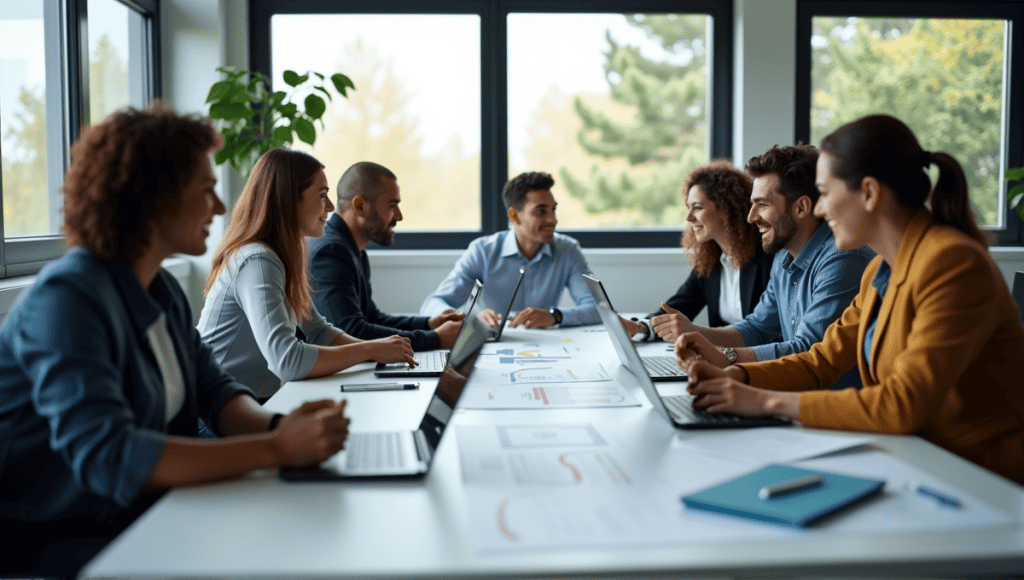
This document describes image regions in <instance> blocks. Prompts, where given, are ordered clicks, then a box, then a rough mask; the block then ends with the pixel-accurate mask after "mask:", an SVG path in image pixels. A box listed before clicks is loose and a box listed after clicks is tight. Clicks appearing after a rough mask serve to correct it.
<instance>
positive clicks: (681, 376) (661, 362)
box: [583, 274, 686, 382]
mask: <svg viewBox="0 0 1024 580" xmlns="http://www.w3.org/2000/svg"><path fill="white" fill-rule="evenodd" d="M583 278H584V280H585V281H586V282H587V288H588V289H589V290H590V293H591V294H594V300H597V294H595V292H600V294H601V296H602V297H603V299H604V301H605V302H606V303H608V307H609V308H612V301H611V300H609V299H608V292H606V291H605V289H604V284H602V283H601V281H600V280H598V279H597V278H594V277H592V276H588V275H586V274H583ZM612 310H615V309H614V308H612ZM616 351H617V352H618V353H619V360H621V361H622V364H623V365H626V364H628V363H627V361H626V359H625V358H624V355H623V354H622V351H621V350H619V349H616ZM640 360H641V361H642V362H643V364H644V369H646V370H647V374H648V376H650V377H651V380H652V381H654V382H658V381H682V380H686V371H684V370H683V369H681V368H679V365H677V364H676V357H674V356H642V357H640Z"/></svg>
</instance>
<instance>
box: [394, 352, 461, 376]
mask: <svg viewBox="0 0 1024 580" xmlns="http://www.w3.org/2000/svg"><path fill="white" fill-rule="evenodd" d="M412 357H413V358H414V359H416V362H418V363H420V364H419V366H417V367H416V368H415V369H410V367H409V364H408V363H404V362H400V363H388V364H386V365H384V368H386V369H387V370H389V371H394V370H401V371H407V370H415V371H417V372H438V373H439V372H441V371H443V370H444V365H445V364H446V363H447V362H448V353H447V352H446V351H442V350H428V351H426V352H417V353H414V354H413V355H412Z"/></svg>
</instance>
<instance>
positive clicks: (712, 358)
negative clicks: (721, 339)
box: [675, 331, 729, 369]
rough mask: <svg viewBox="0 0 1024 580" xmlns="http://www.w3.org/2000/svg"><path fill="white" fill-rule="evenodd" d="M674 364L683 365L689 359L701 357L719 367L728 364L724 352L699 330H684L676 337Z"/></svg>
mask: <svg viewBox="0 0 1024 580" xmlns="http://www.w3.org/2000/svg"><path fill="white" fill-rule="evenodd" d="M675 350H676V364H678V365H679V366H680V367H683V365H685V364H686V363H687V362H689V361H691V360H697V359H703V360H704V361H705V362H708V363H711V364H713V365H715V366H716V367H719V368H723V369H724V368H725V367H727V366H729V359H727V358H725V353H723V352H722V351H720V350H718V347H716V346H715V345H713V344H711V341H710V340H708V339H707V338H706V337H705V336H704V335H703V334H701V333H699V332H696V331H694V332H684V333H683V334H681V335H680V336H679V338H677V339H676V348H675Z"/></svg>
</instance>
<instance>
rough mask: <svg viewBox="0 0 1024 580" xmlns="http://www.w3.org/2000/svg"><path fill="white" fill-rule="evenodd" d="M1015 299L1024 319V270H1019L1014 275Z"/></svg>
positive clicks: (1023, 319)
mask: <svg viewBox="0 0 1024 580" xmlns="http://www.w3.org/2000/svg"><path fill="white" fill-rule="evenodd" d="M1013 301H1014V302H1016V303H1017V309H1018V310H1020V319H1021V321H1024V272H1017V273H1016V274H1015V275H1014V277H1013Z"/></svg>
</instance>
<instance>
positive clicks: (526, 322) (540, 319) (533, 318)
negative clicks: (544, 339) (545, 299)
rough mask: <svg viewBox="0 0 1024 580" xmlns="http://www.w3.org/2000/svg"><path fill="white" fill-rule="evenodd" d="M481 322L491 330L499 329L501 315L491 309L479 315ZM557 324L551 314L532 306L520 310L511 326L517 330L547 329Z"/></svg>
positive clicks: (513, 318)
mask: <svg viewBox="0 0 1024 580" xmlns="http://www.w3.org/2000/svg"><path fill="white" fill-rule="evenodd" d="M479 317H480V320H483V321H484V322H485V323H487V326H490V327H491V328H497V327H498V325H499V324H501V315H500V314H498V313H497V312H495V311H493V310H491V309H490V308H488V309H486V310H484V311H483V312H481V313H480V314H479ZM554 323H555V317H554V315H552V314H551V313H550V312H548V311H547V310H545V309H543V308H536V307H534V306H530V307H529V308H525V309H523V310H520V311H519V313H518V314H516V315H515V316H513V317H512V320H511V321H509V326H511V327H512V328H516V327H518V326H522V327H523V328H547V327H549V326H551V325H553V324H554Z"/></svg>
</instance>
